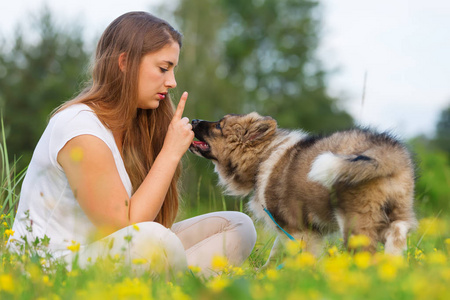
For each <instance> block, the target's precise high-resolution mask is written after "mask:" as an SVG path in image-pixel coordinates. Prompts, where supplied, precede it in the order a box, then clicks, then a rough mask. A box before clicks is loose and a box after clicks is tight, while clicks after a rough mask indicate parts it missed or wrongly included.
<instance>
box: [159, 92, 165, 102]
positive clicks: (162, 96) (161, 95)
mask: <svg viewBox="0 0 450 300" xmlns="http://www.w3.org/2000/svg"><path fill="white" fill-rule="evenodd" d="M158 96H159V99H160V100H163V99H166V94H162V93H158Z"/></svg>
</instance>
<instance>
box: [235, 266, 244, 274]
mask: <svg viewBox="0 0 450 300" xmlns="http://www.w3.org/2000/svg"><path fill="white" fill-rule="evenodd" d="M233 273H234V275H236V276H241V275H244V270H243V269H242V268H240V267H233Z"/></svg>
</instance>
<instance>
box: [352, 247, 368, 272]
mask: <svg viewBox="0 0 450 300" xmlns="http://www.w3.org/2000/svg"><path fill="white" fill-rule="evenodd" d="M371 260H372V255H371V254H370V253H369V252H367V251H364V252H358V253H356V254H355V256H354V261H355V265H356V266H357V267H358V268H359V269H367V268H368V267H370V264H371Z"/></svg>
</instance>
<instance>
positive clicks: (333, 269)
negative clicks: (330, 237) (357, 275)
mask: <svg viewBox="0 0 450 300" xmlns="http://www.w3.org/2000/svg"><path fill="white" fill-rule="evenodd" d="M350 261H351V258H350V256H349V255H348V254H345V253H344V254H342V255H339V256H334V257H329V258H326V259H325V260H324V263H323V266H324V269H325V273H326V274H327V275H328V276H329V277H330V279H331V280H334V281H336V280H340V278H342V276H344V275H345V272H348V268H349V265H350Z"/></svg>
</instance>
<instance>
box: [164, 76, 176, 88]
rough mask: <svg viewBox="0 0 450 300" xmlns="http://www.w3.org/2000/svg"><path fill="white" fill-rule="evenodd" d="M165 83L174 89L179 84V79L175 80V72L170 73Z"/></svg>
mask: <svg viewBox="0 0 450 300" xmlns="http://www.w3.org/2000/svg"><path fill="white" fill-rule="evenodd" d="M165 85H166V86H167V87H168V88H170V89H173V88H175V87H176V86H177V81H176V80H175V74H174V73H173V72H171V74H170V75H168V78H167V80H166V82H165Z"/></svg>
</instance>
